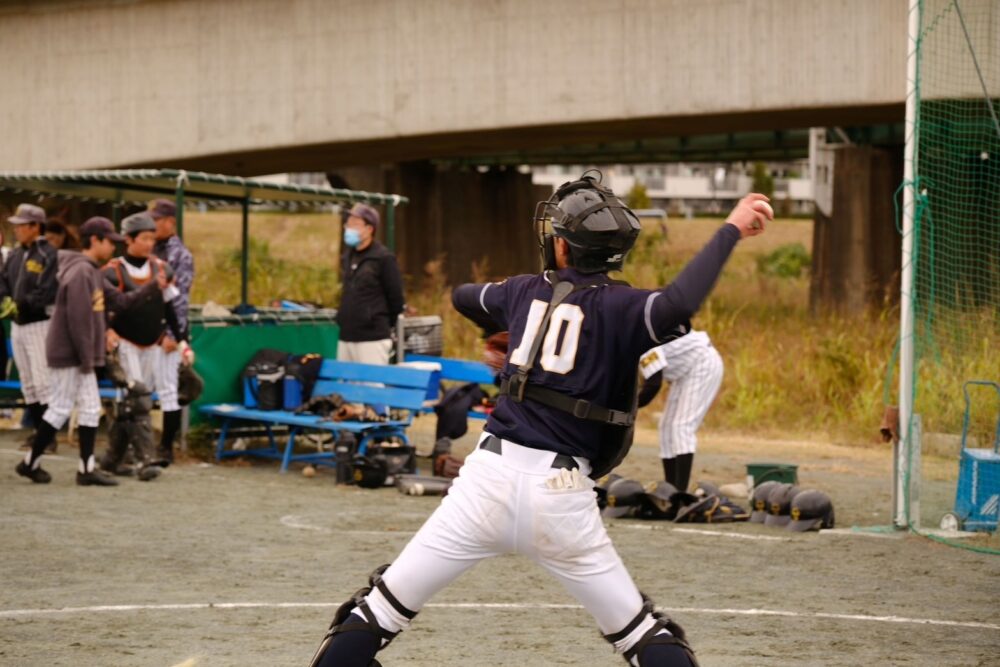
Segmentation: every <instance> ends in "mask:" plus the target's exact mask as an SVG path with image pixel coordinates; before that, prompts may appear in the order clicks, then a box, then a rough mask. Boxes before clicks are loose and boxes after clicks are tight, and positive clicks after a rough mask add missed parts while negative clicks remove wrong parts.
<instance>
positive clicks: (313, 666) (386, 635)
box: [309, 565, 417, 667]
mask: <svg viewBox="0 0 1000 667" xmlns="http://www.w3.org/2000/svg"><path fill="white" fill-rule="evenodd" d="M388 567H389V566H388V565H382V566H381V567H379V568H377V569H376V570H375V571H374V572H372V573H371V575H370V576H369V578H368V584H369V585H368V586H365V587H364V588H362V589H361V590H359V591H358V592H357V593H355V594H354V595H352V596H351V599H350V600H348V601H347V602H345V603H344V604H342V605H340V607H338V608H337V612H336V613H335V614H334V616H333V621H332V622H331V623H330V628H329V629H328V630H327V632H326V635H324V637H323V641H322V643H320V646H319V649H318V650H317V651H316V655H314V656H313V659H312V662H311V663H309V664H310V667H319V666H320V664H321V663H322V661H323V657H324V656H325V655H326V653H327V649H328V648H330V644H331V643H332V642H333V638H334V636H335V635H337V634H339V633H342V632H369V633H371V634H373V635H375V637H376V638H377V639H378V648H376V649H375V650H376V652H377V651H380V650H382V649H383V648H385V647H386V646H388V645H389V642H391V641H392V640H393V639H395V637H396V635H398V634H399V632H391V631H389V630H386V629H385V628H383V627H382V626H381V625H379V622H378V619H377V618H375V614H374V612H372V610H371V608H370V607H369V606H368V602H367V600H366V599H365V598H366V597H367V596H368V595H369V594H370V593H371V592H372V590H373V589H375V590H378V591H379V593H381V594H382V596H383V597H384V598H385V599H386V601H387V602H388V603H389V604H390V605H392V607H393V609H395V610H396V611H397V612H398V613H399V614H400V615H402V616H404V617H405V618H406V619H407V620H412V619H413V618H414V617H415V616H416V615H417V612H415V611H411V610H410V609H407V608H406V607H404V606H403V605H402V604H401V603H400V602H399V600H397V599H396V596H395V595H393V594H392V593H391V592H390V591H389V588H388V587H387V586H386V585H385V582H384V581H382V573H383V572H385V570H386V569H387V568H388ZM352 617H357V618H352ZM370 665H371V667H379V663H378V661H376V660H375V659H374V657H372V661H371V663H370Z"/></svg>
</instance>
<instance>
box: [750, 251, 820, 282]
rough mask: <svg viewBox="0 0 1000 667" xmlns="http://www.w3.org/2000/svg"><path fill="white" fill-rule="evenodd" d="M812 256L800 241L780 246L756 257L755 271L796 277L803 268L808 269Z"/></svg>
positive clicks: (763, 273)
mask: <svg viewBox="0 0 1000 667" xmlns="http://www.w3.org/2000/svg"><path fill="white" fill-rule="evenodd" d="M811 263H812V258H811V257H810V256H809V251H808V250H806V249H805V246H803V245H802V244H801V243H789V244H787V245H783V246H780V247H778V248H776V249H774V250H773V251H772V252H769V253H768V254H766V255H760V256H758V257H757V271H758V272H759V273H761V274H762V275H765V276H776V277H778V278H798V277H799V276H801V275H802V271H803V269H806V270H808V268H809V266H810V264H811Z"/></svg>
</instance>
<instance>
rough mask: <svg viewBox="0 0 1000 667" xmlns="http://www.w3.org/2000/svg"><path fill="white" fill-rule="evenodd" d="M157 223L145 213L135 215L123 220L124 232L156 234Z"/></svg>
mask: <svg viewBox="0 0 1000 667" xmlns="http://www.w3.org/2000/svg"><path fill="white" fill-rule="evenodd" d="M155 231H156V223H155V222H153V218H152V217H151V216H150V215H149V213H146V212H145V211H143V212H141V213H133V214H132V215H130V216H128V217H127V218H125V219H124V220H122V232H123V233H125V234H138V233H139V232H155Z"/></svg>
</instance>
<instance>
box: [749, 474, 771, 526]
mask: <svg viewBox="0 0 1000 667" xmlns="http://www.w3.org/2000/svg"><path fill="white" fill-rule="evenodd" d="M777 485H778V482H763V483H761V484H758V485H757V486H755V487H754V490H753V498H752V499H751V501H750V504H751V509H752V510H753V511H752V512H751V513H750V523H764V519H765V518H767V496H768V495H769V494H770V493H771V490H772V489H773V488H774V487H776V486H777Z"/></svg>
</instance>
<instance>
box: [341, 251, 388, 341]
mask: <svg viewBox="0 0 1000 667" xmlns="http://www.w3.org/2000/svg"><path fill="white" fill-rule="evenodd" d="M340 279H341V285H342V286H343V288H342V292H341V295H340V309H339V311H338V312H337V324H339V325H340V340H343V341H347V342H351V343H357V342H363V341H372V340H385V339H386V338H389V335H390V332H391V331H392V327H394V326H396V319H397V318H398V317H399V314H400V313H401V312H402V311H403V279H402V277H401V276H400V275H399V266H398V265H397V264H396V257H395V256H394V255H393V254H392V253H391V252H390V251H389V249H388V248H386V247H385V246H384V245H382V244H381V243H379V242H378V241H373V242H372V244H371V245H370V246H368V247H367V248H365V249H364V250H362V251H361V252H357V251H356V250H354V249H349V250H347V252H345V253H344V254H343V255H342V256H341V261H340Z"/></svg>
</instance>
